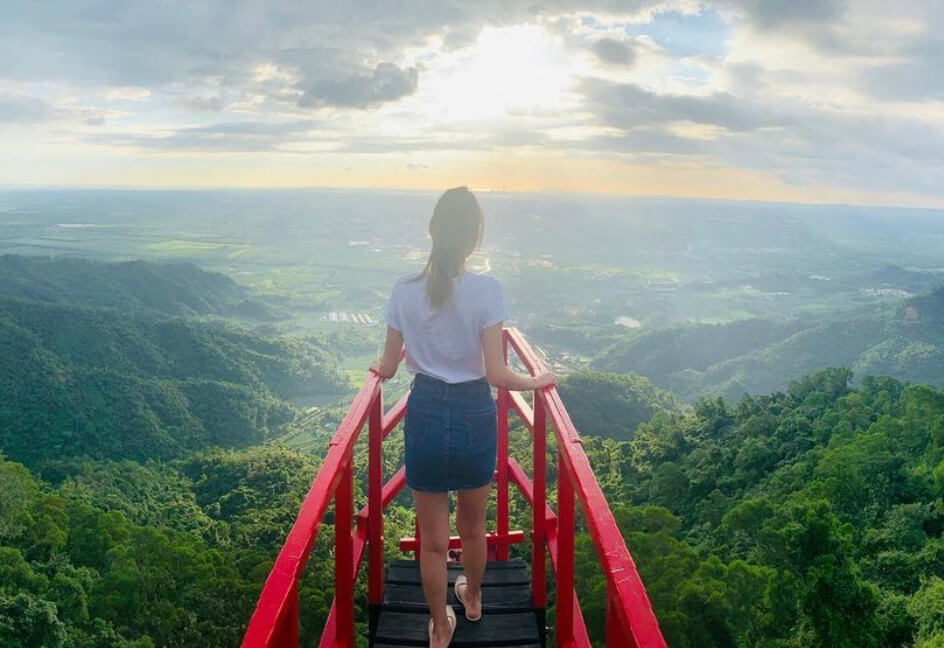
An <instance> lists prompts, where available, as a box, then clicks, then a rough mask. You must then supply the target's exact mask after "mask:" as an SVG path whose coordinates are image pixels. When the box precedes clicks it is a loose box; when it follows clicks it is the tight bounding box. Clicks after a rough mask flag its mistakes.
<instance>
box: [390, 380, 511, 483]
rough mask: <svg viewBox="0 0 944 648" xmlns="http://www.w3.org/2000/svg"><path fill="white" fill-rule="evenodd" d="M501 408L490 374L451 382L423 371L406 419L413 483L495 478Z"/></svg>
mask: <svg viewBox="0 0 944 648" xmlns="http://www.w3.org/2000/svg"><path fill="white" fill-rule="evenodd" d="M495 414H496V410H495V401H494V400H493V399H492V391H491V389H490V388H489V385H488V382H487V381H486V380H485V378H479V379H478V380H470V381H468V382H461V383H447V382H443V381H442V380H439V379H437V378H432V377H431V376H427V375H425V374H421V373H417V374H416V377H415V378H414V379H413V388H412V390H411V391H410V395H409V397H408V398H407V403H406V415H405V416H404V420H403V432H404V436H405V437H406V442H405V445H406V483H407V485H408V486H409V487H410V488H411V489H413V490H417V491H426V492H433V493H445V492H448V491H453V490H466V489H470V488H478V487H480V486H484V485H486V484H488V483H490V482H491V481H492V474H493V473H494V471H495V451H496V446H497V436H498V434H497V424H498V421H497V418H496V416H495Z"/></svg>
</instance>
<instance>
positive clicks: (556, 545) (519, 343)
mask: <svg viewBox="0 0 944 648" xmlns="http://www.w3.org/2000/svg"><path fill="white" fill-rule="evenodd" d="M504 344H505V357H506V361H507V353H508V348H509V347H511V348H513V349H514V351H515V352H516V354H517V355H518V357H519V358H520V360H521V361H522V362H523V363H524V365H525V367H527V369H528V370H529V371H530V372H531V373H532V374H534V373H537V372H540V371H542V370H543V368H544V367H543V363H542V362H541V361H540V359H538V357H537V356H536V355H535V353H534V352H533V350H532V349H531V347H530V346H529V345H528V343H527V341H526V340H525V339H524V337H523V336H522V335H521V333H519V332H518V331H517V330H516V329H513V328H512V329H506V331H505V334H504ZM406 398H407V395H404V396H403V397H401V398H400V399H399V400H398V401H397V402H396V403H395V404H394V405H393V407H391V408H390V410H389V411H387V412H386V413H384V411H383V389H382V385H381V381H380V378H379V377H378V376H377V375H376V374H374V373H369V374H368V376H367V379H366V380H365V381H364V384H363V386H362V387H361V388H360V390H359V391H358V392H357V395H356V396H355V397H354V401H353V402H352V403H351V407H350V409H349V410H348V412H347V414H346V415H345V417H344V419H343V420H342V421H341V423H340V424H339V425H338V428H337V430H336V431H335V433H334V435H333V436H332V438H331V441H330V443H329V444H328V451H327V453H326V455H325V458H324V462H323V463H322V465H321V469H320V470H319V471H318V474H317V476H316V477H315V479H314V481H313V482H312V485H311V488H310V490H309V491H308V494H307V495H306V496H305V499H304V501H303V502H302V505H301V509H300V511H299V514H298V518H297V519H296V521H295V524H294V525H293V526H292V529H291V531H290V532H289V534H288V537H287V538H286V540H285V544H284V545H283V547H282V549H281V551H280V552H279V555H278V558H277V559H276V561H275V565H274V566H273V567H272V570H271V572H270V573H269V576H268V578H267V579H266V582H265V585H264V586H263V588H262V592H261V593H260V595H259V601H258V603H257V605H256V610H255V612H254V613H253V616H252V619H251V620H250V621H249V626H248V628H247V630H246V634H245V636H244V637H243V642H242V646H243V647H244V648H262V647H273V648H274V647H279V648H282V647H290V648H296V647H297V646H298V615H299V610H298V581H299V578H300V576H301V573H302V570H303V568H304V566H305V561H306V560H307V558H308V555H309V553H310V552H311V548H312V546H313V545H314V541H315V537H316V536H317V533H318V528H319V526H320V524H321V521H322V519H323V517H324V515H325V513H326V511H327V509H328V503H329V501H330V500H331V499H332V498H333V499H334V507H335V508H334V511H335V513H334V524H335V600H334V603H333V604H332V606H331V611H330V612H329V615H328V619H327V622H326V623H325V627H324V630H323V631H322V635H321V642H320V646H321V647H322V648H327V647H328V646H353V645H354V597H353V592H354V581H355V580H356V578H357V573H358V570H359V567H360V564H361V562H362V559H363V556H364V549H365V547H366V548H367V554H368V567H367V602H368V609H369V611H370V615H371V618H370V627H371V631H372V630H373V627H374V623H375V621H376V616H375V615H376V613H377V611H378V610H379V606H380V603H381V602H382V600H383V510H384V509H385V508H386V507H387V506H388V505H389V503H390V502H391V501H392V500H393V498H394V497H396V495H397V493H399V492H400V491H401V490H402V489H403V487H404V485H405V482H406V479H405V473H404V469H403V467H402V466H401V467H400V468H399V470H398V471H397V472H396V473H395V474H394V475H393V476H392V477H391V478H390V480H389V481H387V482H386V483H384V482H383V462H382V443H383V439H384V438H385V437H386V436H387V435H388V434H390V432H391V431H393V429H394V428H396V426H397V425H398V424H399V423H400V420H401V419H402V418H403V415H404V412H405V409H406ZM533 403H534V405H533V407H531V406H529V405H528V403H527V402H526V401H525V399H524V398H523V397H522V396H521V395H520V394H517V393H513V392H508V391H507V390H504V389H500V390H499V391H498V398H497V406H498V434H499V439H498V440H499V450H498V458H497V459H498V461H497V469H496V481H497V494H498V497H497V531H496V532H495V533H490V534H488V535H489V546H490V551H494V557H495V558H497V559H498V560H504V559H507V557H508V545H509V544H513V543H515V542H520V541H521V540H522V539H523V535H522V533H521V532H520V531H511V530H509V528H508V483H509V480H510V481H511V482H512V483H514V484H515V486H516V487H517V489H518V491H519V492H520V493H521V495H522V496H523V498H524V499H525V501H526V502H527V503H528V504H529V505H530V506H531V507H532V509H533V511H535V513H534V514H533V515H532V516H531V517H532V528H531V539H532V544H531V576H532V603H533V605H534V607H535V608H536V609H537V610H539V611H540V612H542V613H543V610H544V608H545V607H546V574H545V568H544V565H545V558H546V556H547V555H549V556H550V560H551V569H552V571H553V574H554V578H555V582H556V584H557V615H556V619H557V622H556V626H555V637H556V640H557V644H558V646H570V645H573V646H577V647H579V648H590V641H589V639H588V637H587V630H586V627H585V626H584V622H583V617H582V615H581V613H580V606H579V604H578V602H577V599H576V596H575V595H574V586H573V569H574V524H575V521H574V514H575V508H576V507H575V502H576V501H579V502H580V507H581V509H582V511H583V514H584V520H585V522H586V526H587V529H588V530H589V532H590V536H591V538H592V540H593V544H594V546H595V547H596V550H597V554H598V556H599V559H600V563H601V566H602V568H603V573H604V574H605V576H606V579H607V606H606V644H607V646H625V647H627V648H665V646H666V644H665V640H664V639H663V638H662V634H661V632H660V630H659V626H658V623H657V621H656V618H655V615H654V614H653V613H652V607H651V606H650V604H649V599H648V597H647V596H646V592H645V589H644V588H643V585H642V581H641V580H640V578H639V574H638V573H637V571H636V567H635V564H634V563H633V560H632V558H631V557H630V555H629V551H628V550H627V549H626V544H625V542H624V541H623V538H622V535H621V534H620V532H619V529H618V528H617V526H616V522H615V521H614V519H613V515H612V513H611V512H610V509H609V506H608V505H607V503H606V499H605V498H604V497H603V493H602V491H601V490H600V487H599V485H598V484H597V481H596V478H595V477H594V475H593V471H592V470H591V469H590V464H589V461H588V460H587V456H586V455H585V454H584V452H583V449H582V448H581V447H580V437H579V435H578V434H577V431H576V429H574V426H573V423H572V422H571V420H570V417H569V416H568V415H567V411H566V410H565V409H564V406H563V404H562V403H561V400H560V396H559V395H558V394H557V390H556V389H555V388H554V387H548V388H545V389H541V390H538V391H536V392H535V393H534V399H533ZM512 411H513V412H515V413H516V414H517V415H518V417H519V418H520V419H521V421H522V423H523V424H524V426H525V427H526V428H527V429H528V430H529V431H530V432H531V437H532V440H533V445H532V452H533V456H532V458H533V465H534V475H533V482H532V480H531V479H529V478H528V476H527V475H526V474H525V472H524V470H523V469H522V468H521V466H520V464H519V463H518V462H517V461H516V460H515V459H513V458H510V457H508V413H509V412H512ZM548 421H549V422H550V423H551V427H552V428H553V430H554V433H555V436H556V440H557V475H558V478H557V489H558V491H557V502H558V512H557V514H555V513H554V512H553V511H552V510H551V508H550V507H549V506H548V505H547V500H546V486H547V485H546V456H545V454H546V437H547V422H548ZM365 422H366V423H367V424H368V434H369V439H368V468H367V506H365V507H364V508H363V509H362V510H361V511H360V512H358V514H357V515H356V516H354V512H353V498H352V495H353V483H352V479H353V469H352V456H351V455H352V451H353V448H354V443H355V442H356V440H357V438H358V436H359V434H360V431H361V429H362V428H363V426H364V423H365ZM355 517H356V522H357V523H356V526H354V528H353V529H352V521H353V520H354V519H355ZM418 536H419V534H418V533H417V534H415V536H414V537H413V538H404V539H403V540H401V543H400V546H401V549H402V550H408V551H414V556H418V553H419V537H418ZM451 544H452V543H451ZM545 552H547V553H545Z"/></svg>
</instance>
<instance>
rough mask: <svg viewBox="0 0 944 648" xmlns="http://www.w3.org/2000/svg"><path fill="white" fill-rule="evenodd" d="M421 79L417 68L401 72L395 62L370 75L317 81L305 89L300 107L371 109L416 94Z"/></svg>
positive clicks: (299, 103)
mask: <svg viewBox="0 0 944 648" xmlns="http://www.w3.org/2000/svg"><path fill="white" fill-rule="evenodd" d="M417 77H418V73H417V70H416V68H415V67H410V68H406V69H400V67H399V66H397V65H395V64H393V63H378V64H377V67H375V68H374V69H373V71H371V72H369V73H363V74H354V75H351V76H348V77H346V78H343V79H318V80H316V81H314V82H313V83H311V84H309V85H308V87H307V88H306V89H305V92H304V94H302V96H301V98H300V99H299V100H298V105H299V106H301V107H303V108H313V107H320V106H340V107H346V108H369V107H371V106H376V105H379V104H382V103H386V102H388V101H395V100H397V99H400V98H401V97H405V96H407V95H410V94H413V93H414V92H415V91H416V82H417Z"/></svg>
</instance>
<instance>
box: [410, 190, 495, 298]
mask: <svg viewBox="0 0 944 648" xmlns="http://www.w3.org/2000/svg"><path fill="white" fill-rule="evenodd" d="M484 231H485V219H484V218H483V216H482V208H481V207H480V206H479V201H478V200H476V198H475V194H473V193H472V192H471V191H469V189H468V188H467V187H453V188H452V189H449V190H448V191H446V193H444V194H443V195H442V196H440V197H439V200H438V201H436V207H435V209H433V217H432V218H430V219H429V235H430V236H431V237H432V239H433V247H432V249H431V250H430V252H429V260H428V261H427V262H426V266H425V267H424V268H423V270H422V272H420V274H419V275H418V276H417V277H416V279H417V280H419V279H423V278H425V279H426V295H427V296H428V297H429V303H430V305H431V306H432V307H433V308H434V309H437V308H440V307H441V306H442V305H443V304H445V303H446V302H447V301H449V298H450V297H451V296H452V290H453V283H454V280H455V278H456V277H458V276H459V275H460V274H461V273H462V271H463V270H464V269H465V261H466V259H468V258H469V255H470V254H472V253H473V252H474V251H475V248H477V247H478V246H479V243H481V242H482V234H483V233H484Z"/></svg>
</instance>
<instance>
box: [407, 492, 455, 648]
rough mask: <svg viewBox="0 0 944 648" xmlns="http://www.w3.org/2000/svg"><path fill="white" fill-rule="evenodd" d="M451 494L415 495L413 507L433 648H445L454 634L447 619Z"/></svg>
mask: <svg viewBox="0 0 944 648" xmlns="http://www.w3.org/2000/svg"><path fill="white" fill-rule="evenodd" d="M448 497H449V496H448V494H447V493H424V492H421V491H413V505H414V506H415V507H416V515H417V519H418V520H419V523H420V580H422V581H423V595H424V596H425V597H426V605H428V606H429V615H430V616H431V617H432V618H433V643H432V648H444V647H445V646H446V645H447V642H448V641H449V635H450V634H451V633H452V631H451V629H450V627H449V620H448V619H447V618H446V587H447V586H448V578H447V576H446V553H447V551H448V549H449V500H448Z"/></svg>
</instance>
